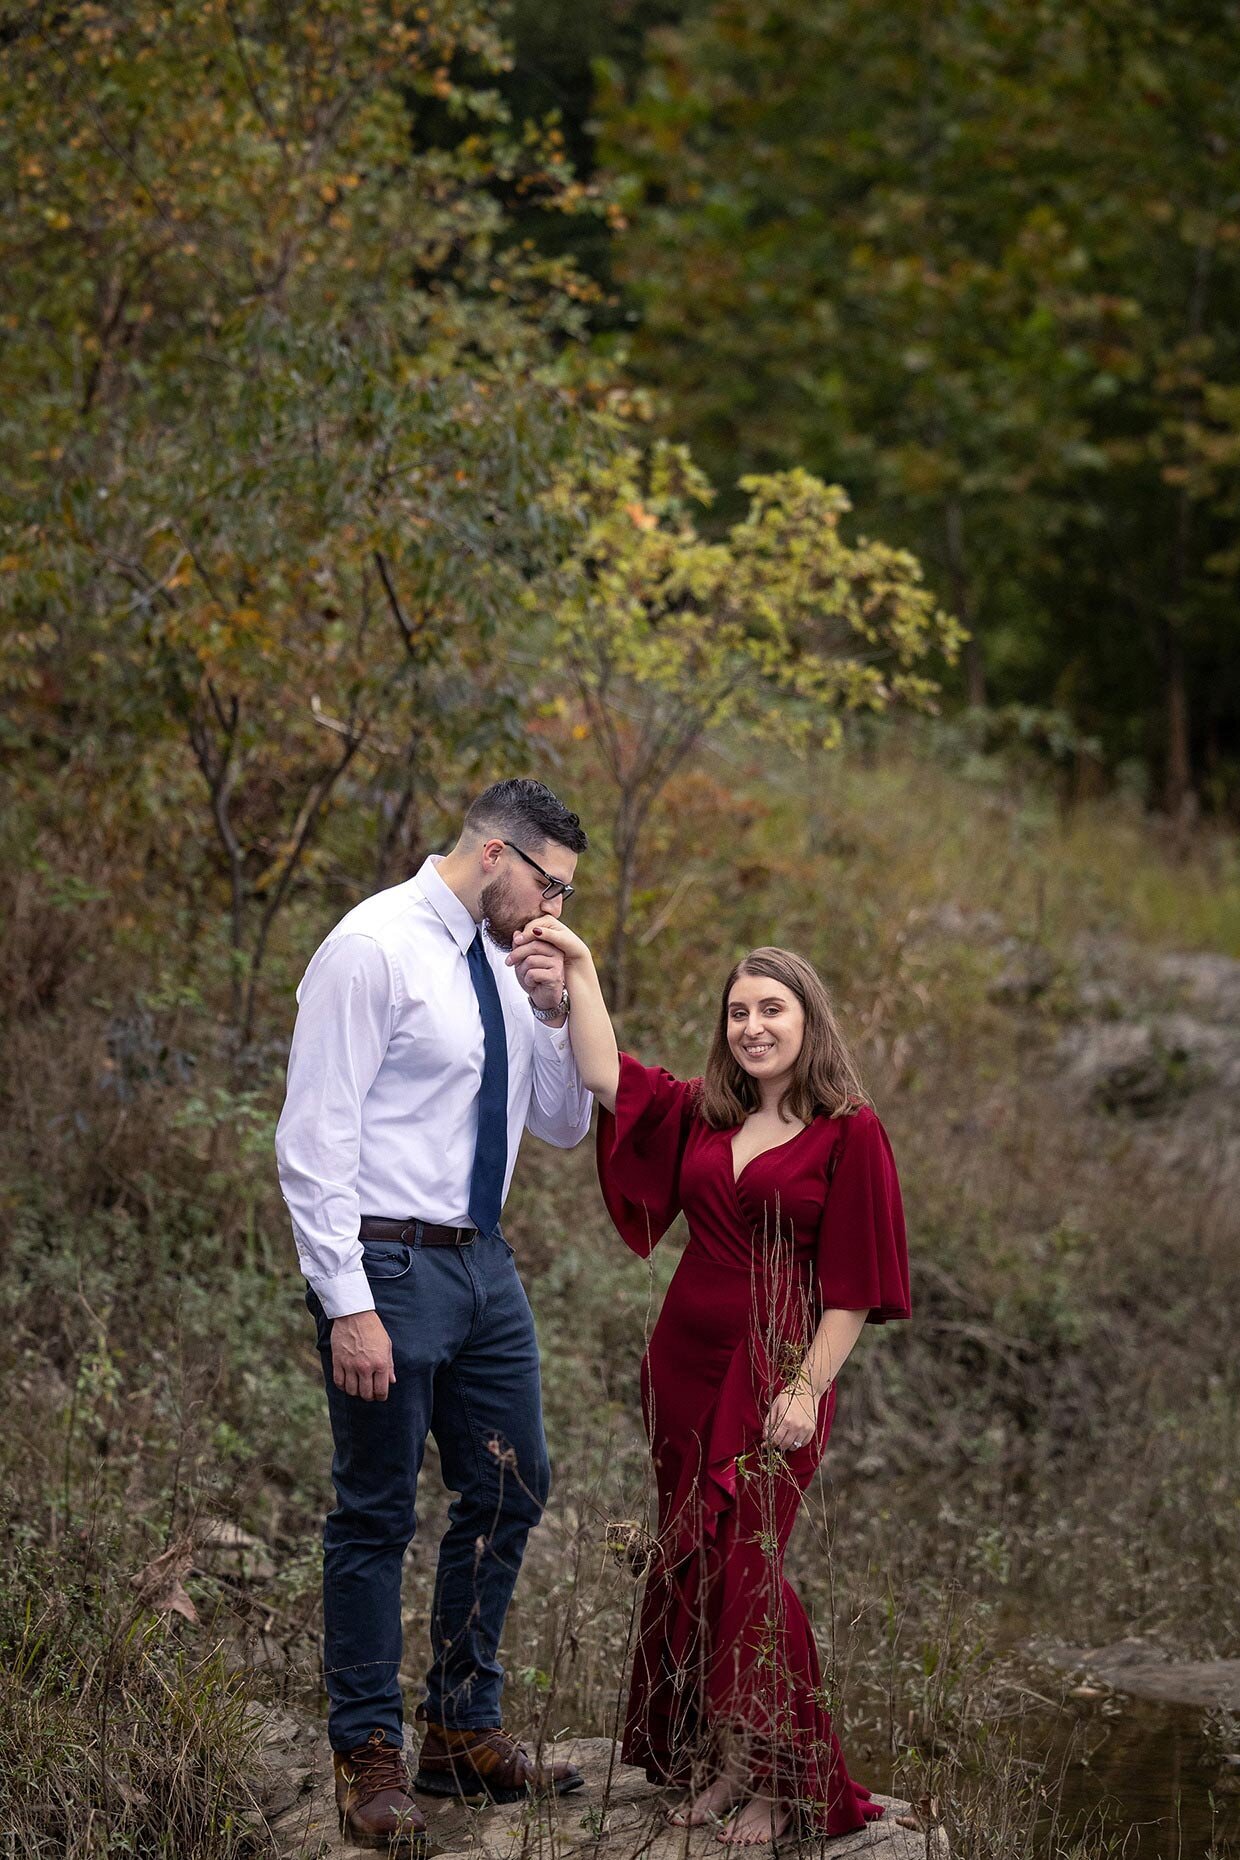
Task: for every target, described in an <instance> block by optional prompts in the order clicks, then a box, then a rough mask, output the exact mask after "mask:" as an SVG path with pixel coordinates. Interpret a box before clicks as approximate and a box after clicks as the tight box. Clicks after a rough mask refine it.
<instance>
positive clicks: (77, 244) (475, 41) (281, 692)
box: [0, 0, 588, 1044]
mask: <svg viewBox="0 0 1240 1860" xmlns="http://www.w3.org/2000/svg"><path fill="white" fill-rule="evenodd" d="M504 58H505V54H504V51H503V47H502V45H501V43H500V41H499V39H498V38H497V36H496V33H495V30H494V22H493V20H492V18H491V14H490V12H489V10H488V9H487V8H486V7H480V6H475V5H473V4H471V3H470V0H461V4H457V3H456V0H442V3H441V4H436V5H433V6H428V7H425V8H422V9H419V11H418V12H417V14H416V15H414V14H410V13H409V12H408V10H407V9H406V8H404V7H401V6H395V5H392V6H371V5H368V4H363V3H362V0H356V3H355V4H330V5H324V6H312V7H309V8H301V9H295V10H294V11H293V12H288V11H286V10H285V9H281V8H272V7H269V6H267V5H266V4H264V3H263V0H252V3H251V4H245V5H233V4H229V5H224V4H211V5H207V6H200V5H196V4H195V5H191V4H188V0H186V3H185V4H178V5H174V6H171V7H155V6H151V7H137V8H134V7H130V6H124V7H120V6H117V7H109V6H100V5H94V4H91V5H87V4H81V5H70V6H67V7H63V8H57V9H50V8H36V9H32V10H31V11H30V12H29V14H28V15H27V16H26V17H25V18H24V19H23V20H22V21H21V22H18V23H17V24H15V25H14V27H13V28H12V30H11V31H10V33H9V34H8V37H7V42H6V44H5V46H4V49H3V56H2V57H0V116H2V117H3V122H4V127H3V130H2V131H0V137H2V138H3V140H2V141H0V157H2V158H3V159H4V161H5V165H6V169H8V170H9V171H10V172H13V173H15V174H16V176H17V177H18V178H17V185H16V186H15V187H14V188H13V189H12V190H10V191H9V193H7V194H6V197H5V202H4V206H3V209H0V263H3V265H4V267H5V271H6V277H7V282H8V287H9V301H10V303H11V304H12V305H13V306H14V309H13V313H12V315H11V317H10V318H9V329H8V332H7V340H6V342H5V345H4V352H3V359H2V360H0V460H2V461H3V469H2V470H0V484H2V485H3V487H4V488H3V490H2V491H0V522H2V523H3V525H4V529H5V533H6V535H7V542H6V545H5V552H4V554H3V557H2V560H0V591H2V593H3V598H4V614H5V624H4V627H3V640H4V642H5V643H4V645H3V647H0V680H2V682H3V685H4V686H5V687H7V689H8V691H9V693H10V697H11V698H12V700H13V701H12V704H11V706H10V721H9V723H8V736H7V741H8V745H9V748H10V750H11V751H12V752H14V753H21V754H23V755H24V756H25V757H26V758H28V759H29V760H28V761H27V764H26V766H27V768H28V770H29V771H30V773H31V775H32V776H34V777H35V778H37V777H38V776H40V775H43V774H49V773H54V775H55V777H56V778H57V779H59V780H60V781H62V782H67V783H68V784H69V785H70V786H71V788H72V789H73V790H74V791H75V792H76V793H78V794H80V795H85V794H88V793H90V792H92V791H93V790H95V789H97V788H98V786H99V784H100V783H101V782H104V783H108V782H115V781H118V780H120V779H123V780H124V781H125V782H126V783H127V784H128V785H129V786H130V787H131V789H135V790H139V791H140V790H141V789H143V788H145V789H148V790H155V791H158V792H159V793H161V794H162V795H165V796H168V797H171V796H172V795H173V794H175V796H176V799H177V801H178V803H179V805H180V806H181V807H183V808H187V809H190V810H192V812H193V814H194V815H195V816H196V817H197V819H198V821H199V823H200V825H199V826H197V827H196V828H195V829H193V830H192V831H191V832H190V833H188V834H183V833H181V832H179V831H177V830H176V829H175V828H174V829H173V834H172V836H171V838H168V837H166V829H165V830H164V832H163V833H160V832H157V833H156V834H154V835H153V836H152V837H153V838H154V840H155V841H156V844H155V847H154V848H153V852H152V856H153V858H155V859H156V860H166V861H167V863H168V865H169V867H170V868H172V869H179V870H180V871H181V872H182V874H183V875H185V876H188V875H189V871H188V869H187V868H192V869H193V871H194V876H196V877H197V878H198V880H199V882H200V883H203V884H206V885H207V886H209V887H210V888H211V889H212V890H213V891H216V889H217V887H218V894H217V895H218V896H219V899H220V902H221V903H224V904H225V906H226V909H227V913H228V923H229V932H228V934H229V940H230V943H231V948H232V952H233V963H232V976H231V995H232V1018H233V1020H234V1023H235V1025H236V1027H237V1030H238V1033H239V1035H240V1037H241V1040H242V1042H243V1044H244V1043H245V1041H246V1040H248V1038H249V1036H250V1034H251V1033H252V1031H253V1029H254V1026H255V1012H256V995H255V987H256V982H257V978H258V973H259V970H260V968H261V966H262V962H263V959H264V956H265V953H266V948H267V944H268V939H269V935H270V932H271V929H272V925H273V923H274V920H275V918H276V916H277V914H278V912H279V911H280V910H281V908H282V907H283V905H284V903H285V901H286V900H287V897H288V895H289V892H290V889H291V887H292V886H293V884H294V882H295V881H296V880H297V879H298V877H299V875H304V874H305V873H306V871H307V869H308V866H309V864H310V861H311V858H312V852H313V848H314V847H315V845H316V844H317V843H318V842H319V840H320V839H321V836H322V832H323V827H324V824H325V822H326V820H327V818H328V817H329V815H330V813H331V811H332V810H333V809H335V808H338V807H339V806H340V805H341V803H342V802H343V801H344V800H345V799H347V798H348V796H349V793H350V786H351V784H356V783H357V781H358V779H359V777H360V778H362V779H363V780H364V783H365V791H366V793H367V796H368V799H369V803H370V806H371V807H372V808H373V809H374V811H375V814H376V816H377V817H378V818H379V819H380V821H381V822H382V823H383V825H382V828H381V830H380V832H379V833H378V834H377V835H376V836H375V842H374V844H373V846H372V858H373V859H374V861H375V865H376V875H377V877H378V879H379V881H380V882H383V881H384V880H385V879H386V878H388V877H389V876H390V875H391V874H392V872H393V868H398V867H399V866H400V865H401V864H402V863H404V862H406V861H407V860H408V859H409V858H410V857H412V856H414V855H416V853H417V851H418V850H419V849H420V847H421V844H422V840H423V834H424V825H423V819H424V814H425V811H426V810H427V808H428V807H431V806H433V805H434V798H435V795H436V793H437V789H438V786H439V784H441V783H442V782H443V780H444V778H445V776H446V775H447V774H448V773H449V771H451V770H453V769H455V768H457V767H461V766H468V765H469V763H470V762H471V761H472V760H475V759H476V758H477V757H478V756H479V755H481V754H483V753H485V752H487V751H488V749H489V748H490V746H491V744H492V743H493V742H494V741H495V740H496V737H497V735H500V736H502V734H503V732H504V731H505V730H507V729H508V728H509V727H510V724H511V718H512V713H513V703H514V694H513V689H512V685H511V681H510V680H509V679H508V677H507V675H506V672H505V669H504V665H503V659H502V655H498V656H497V655H496V653H495V651H494V638H495V634H496V631H497V629H498V628H499V627H500V626H501V624H502V623H503V622H504V620H505V619H506V617H507V616H508V615H509V614H510V613H511V611H512V610H513V607H514V605H515V602H516V599H517V590H518V587H519V585H520V583H521V581H522V578H523V576H524V575H525V573H526V572H527V571H528V570H529V569H530V568H531V567H532V566H534V565H537V564H538V563H539V561H540V559H541V550H542V542H541V537H540V528H541V517H540V515H539V512H538V509H537V505H536V497H537V492H538V490H539V487H540V485H541V483H542V482H543V481H544V480H545V478H546V476H547V473H548V471H549V470H550V467H551V465H552V463H553V462H554V461H555V460H556V459H557V458H562V457H564V456H566V453H567V449H568V448H569V447H570V446H571V447H572V448H573V449H574V451H575V452H578V453H579V452H580V451H581V450H582V448H583V447H585V446H586V445H587V444H588V432H587V422H586V420H585V418H584V416H583V415H582V414H581V413H579V411H578V408H577V404H576V397H575V390H573V389H572V387H571V385H570V382H569V379H568V371H567V370H565V369H563V368H561V367H560V365H559V364H558V363H557V359H556V356H557V350H558V349H559V348H560V347H561V346H562V345H563V344H564V343H565V342H566V341H569V342H571V340H572V339H573V337H574V335H575V333H576V331H577V328H578V323H579V316H580V303H581V300H582V298H583V297H585V296H587V295H588V291H587V288H586V286H585V285H584V284H583V282H582V281H581V280H580V279H578V278H577V277H576V275H575V274H574V273H573V272H572V270H571V268H570V267H568V266H566V265H564V264H560V263H556V262H551V261H546V260H543V259H541V258H540V257H539V256H538V255H537V254H536V253H535V252H534V251H533V250H532V248H531V247H530V246H529V243H528V241H526V242H523V241H520V240H518V239H516V238H514V237H513V235H512V231H511V227H510V225H509V223H508V219H507V217H506V210H505V206H504V200H505V198H506V197H514V198H515V197H520V198H522V199H527V200H529V201H531V202H533V201H537V202H539V203H540V204H541V205H542V207H543V208H544V210H552V209H554V210H556V211H564V212H570V211H576V210H578V208H579V207H580V206H581V205H582V203H583V201H584V198H585V197H584V192H583V190H581V189H580V188H576V189H575V190H574V189H573V187H572V184H571V182H570V178H569V176H568V174H567V170H566V168H565V165H564V162H563V157H562V154H560V153H559V152H558V151H557V148H556V146H555V145H554V143H553V142H551V141H548V140H547V139H546V138H544V137H542V136H541V135H540V134H539V133H538V132H537V131H535V130H528V131H526V130H522V129H520V128H519V127H514V126H512V125H510V124H509V123H508V122H507V120H506V112H505V111H504V109H503V107H502V105H501V104H500V102H499V100H498V99H497V97H496V95H495V92H494V89H493V88H492V86H491V85H490V84H489V82H488V79H490V78H493V76H494V75H495V74H496V73H497V72H498V71H499V70H500V68H501V67H502V65H503V63H504ZM437 125H439V127H438V128H437V127H436V126H437ZM444 125H446V126H447V127H446V129H445V128H444ZM353 791H354V792H356V788H355V787H354V789H353ZM162 827H163V823H162V822H161V828H162ZM204 827H205V828H206V829H207V832H205V833H204V831H203V830H202V829H203V828H204ZM212 842H213V843H212Z"/></svg>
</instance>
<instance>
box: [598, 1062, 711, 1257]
mask: <svg viewBox="0 0 1240 1860" xmlns="http://www.w3.org/2000/svg"><path fill="white" fill-rule="evenodd" d="M699 1083H700V1081H699V1080H697V1079H691V1080H687V1081H686V1080H684V1079H674V1078H673V1077H672V1075H671V1073H670V1072H665V1071H664V1070H663V1068H662V1067H661V1066H642V1065H639V1064H638V1062H637V1061H636V1059H634V1058H632V1057H631V1055H630V1054H628V1053H621V1055H620V1082H619V1085H618V1087H617V1089H616V1108H615V1111H614V1113H613V1112H611V1111H607V1110H604V1108H603V1107H602V1106H601V1105H600V1106H599V1114H598V1145H597V1158H598V1176H599V1183H600V1185H601V1187H602V1190H603V1201H604V1203H605V1204H606V1207H607V1212H608V1214H610V1216H611V1218H612V1221H613V1222H614V1223H615V1226H616V1230H617V1232H618V1233H619V1235H620V1238H621V1239H622V1240H623V1241H624V1243H625V1245H626V1246H628V1247H631V1248H632V1250H633V1252H634V1253H637V1254H639V1255H640V1257H641V1258H642V1259H646V1258H648V1257H649V1255H650V1254H651V1253H652V1252H653V1251H654V1249H655V1247H656V1246H657V1244H658V1242H659V1241H660V1240H661V1239H662V1238H663V1235H664V1234H665V1233H666V1232H667V1230H668V1228H669V1227H670V1226H671V1224H672V1222H673V1221H674V1220H675V1218H676V1216H677V1215H678V1214H679V1212H680V1165H681V1161H682V1159H683V1157H684V1153H685V1144H686V1143H687V1141H688V1138H689V1129H690V1126H691V1124H692V1121H693V1107H694V1103H695V1100H696V1097H697V1091H698V1086H699Z"/></svg>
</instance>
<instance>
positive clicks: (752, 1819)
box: [715, 1795, 792, 1847]
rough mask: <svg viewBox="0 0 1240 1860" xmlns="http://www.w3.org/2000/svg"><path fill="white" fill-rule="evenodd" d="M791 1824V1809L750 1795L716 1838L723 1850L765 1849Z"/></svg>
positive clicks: (770, 1800) (768, 1797)
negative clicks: (721, 1844) (722, 1845)
mask: <svg viewBox="0 0 1240 1860" xmlns="http://www.w3.org/2000/svg"><path fill="white" fill-rule="evenodd" d="M791 1821H792V1810H791V1809H790V1808H779V1807H777V1806H776V1804H775V1802H774V1801H773V1800H772V1798H771V1797H770V1796H769V1795H751V1796H750V1798H749V1800H748V1801H747V1802H746V1804H745V1806H744V1808H742V1809H741V1810H740V1812H739V1814H736V1815H733V1817H732V1819H731V1821H729V1823H728V1825H727V1827H726V1828H720V1830H719V1832H718V1834H716V1836H715V1839H716V1840H717V1841H722V1842H723V1844H724V1846H725V1847H764V1846H767V1845H769V1843H770V1842H771V1841H777V1840H778V1839H779V1838H780V1836H781V1835H782V1834H786V1833H787V1831H788V1827H789V1825H790V1823H791Z"/></svg>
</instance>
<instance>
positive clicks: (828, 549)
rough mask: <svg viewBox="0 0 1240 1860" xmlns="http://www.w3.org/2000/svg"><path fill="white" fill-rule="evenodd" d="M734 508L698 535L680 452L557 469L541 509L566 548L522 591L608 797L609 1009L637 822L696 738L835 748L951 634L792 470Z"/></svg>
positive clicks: (880, 554)
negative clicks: (609, 786) (545, 631)
mask: <svg viewBox="0 0 1240 1860" xmlns="http://www.w3.org/2000/svg"><path fill="white" fill-rule="evenodd" d="M741 490H742V492H743V493H745V494H746V496H747V497H748V499H749V507H748V510H747V511H746V513H745V515H744V516H743V517H741V518H740V519H739V520H738V521H737V522H735V523H733V524H732V525H731V526H730V528H729V529H728V530H727V532H726V535H724V536H723V537H722V538H721V539H718V540H710V539H708V538H706V537H704V536H703V535H701V534H700V532H699V530H698V528H697V527H696V524H695V521H694V516H693V510H694V507H695V506H697V507H698V508H699V509H704V508H706V507H707V506H708V505H709V504H710V502H711V500H712V495H713V494H712V491H711V488H710V486H709V483H708V481H707V479H706V477H705V476H704V474H703V473H702V472H701V470H700V469H698V467H696V466H695V465H694V464H693V462H692V460H691V458H690V457H689V454H688V452H687V451H686V450H685V449H684V448H683V447H677V446H670V445H668V444H666V443H660V444H657V445H656V446H655V447H654V448H653V450H652V451H651V452H650V454H649V455H648V456H643V454H642V453H640V452H639V451H638V450H637V449H636V448H633V447H628V448H625V449H624V450H623V451H622V452H621V453H620V454H619V456H618V457H616V458H614V459H612V460H608V461H606V462H603V463H600V464H598V465H597V466H595V467H594V468H593V469H592V470H591V471H589V472H587V473H586V474H584V475H580V474H564V475H562V476H561V478H560V480H559V481H558V483H557V484H556V486H555V487H554V489H553V490H552V491H551V492H550V493H549V495H548V500H547V501H548V504H549V507H550V508H551V509H552V511H553V512H554V513H555V515H556V517H557V518H558V520H559V521H560V522H561V523H563V524H564V525H565V526H566V532H567V535H568V537H570V538H571V546H570V547H568V548H567V550H566V552H565V555H564V559H563V560H562V561H561V562H560V563H559V564H558V565H557V566H556V567H555V569H553V570H552V571H551V572H550V573H549V574H548V576H547V577H545V578H544V580H543V582H542V583H541V584H538V585H536V586H535V588H534V589H533V590H532V593H531V597H530V599H531V604H532V605H533V606H534V607H535V608H542V607H544V606H545V607H546V608H547V609H548V610H549V612H550V615H551V622H552V625H553V627H554V642H553V644H554V650H555V652H556V653H557V655H558V657H559V659H560V660H561V662H563V663H566V664H567V666H568V668H569V671H570V673H571V676H572V678H573V680H574V683H575V685H576V689H577V692H578V694H579V696H580V700H581V703H582V706H583V708H584V712H585V718H586V721H587V724H588V727H589V729H590V732H591V735H592V738H593V740H594V741H595V742H596V743H597V745H598V749H599V753H600V755H601V756H602V759H603V763H604V766H605V768H606V770H607V773H608V776H609V778H610V780H611V782H612V783H613V785H614V787H615V791H616V805H615V813H614V817H613V825H612V844H613V851H614V855H615V861H616V893H615V906H614V916H613V922H612V931H611V938H610V944H609V950H608V959H607V974H608V985H609V991H610V996H611V1001H612V1005H613V1006H614V1007H615V1008H616V1009H617V1011H623V1009H624V1008H625V1007H627V1005H628V1002H629V976H628V922H629V914H630V910H631V905H632V898H633V887H634V881H635V876H636V872H637V862H638V854H639V848H640V842H641V835H642V830H643V828H644V826H645V824H646V821H647V819H648V817H649V814H650V809H651V807H652V806H653V804H654V802H655V801H656V799H657V798H658V796H659V795H660V794H661V793H662V791H663V789H664V788H665V787H666V785H667V783H668V782H669V780H670V779H671V777H672V776H673V775H674V773H675V772H676V770H677V769H678V768H679V767H680V766H681V765H682V764H683V763H684V762H685V760H686V758H687V757H688V756H689V755H690V754H691V753H692V751H693V750H694V749H695V748H696V747H697V746H698V745H699V744H700V742H701V741H702V738H703V736H704V735H705V734H706V733H707V732H708V731H711V730H723V729H730V730H739V731H742V732H745V733H749V734H753V735H757V736H765V737H768V738H773V739H777V740H780V741H782V742H784V743H787V744H790V745H793V746H795V747H804V746H807V745H809V744H812V743H825V744H835V743H837V742H838V741H839V738H840V734H841V714H842V713H843V712H846V711H849V710H859V709H866V710H870V711H881V710H885V709H887V708H888V707H890V706H892V705H895V704H898V703H909V704H918V705H925V704H927V703H928V702H929V701H930V699H931V696H932V693H933V690H934V686H933V684H932V682H931V681H930V680H929V679H928V678H927V677H926V676H925V675H924V673H923V672H922V671H921V670H919V669H917V668H918V667H919V666H920V664H921V662H922V661H923V660H924V659H925V657H926V655H927V654H928V653H930V652H931V651H936V652H938V653H941V654H942V655H944V656H945V657H946V658H947V659H948V660H951V659H954V657H955V655H956V653H957V651H958V649H959V646H960V642H961V638H962V633H961V629H960V628H959V626H958V625H957V624H956V622H955V621H954V620H952V619H950V618H949V617H948V616H947V615H946V614H944V613H943V612H942V611H941V610H940V609H939V608H938V607H937V605H936V603H935V602H934V600H933V598H932V597H931V595H930V594H929V593H928V591H927V590H926V588H925V587H923V586H922V584H921V571H920V569H919V568H918V565H917V563H916V562H915V561H914V560H913V558H912V557H911V556H909V555H908V554H906V553H905V552H904V551H901V550H896V549H892V548H889V547H887V546H886V545H885V544H882V543H874V542H868V541H865V540H861V541H858V542H856V543H852V544H850V543H848V542H846V541H845V539H844V537H843V535H842V534H841V530H840V522H841V519H842V518H843V517H844V516H845V514H846V513H847V511H848V509H849V502H848V498H847V497H846V495H845V494H844V492H843V491H841V490H840V489H839V488H838V487H837V486H832V485H825V484H823V483H821V482H820V481H819V480H818V479H816V478H814V477H812V476H811V475H810V474H809V473H808V472H801V471H794V472H785V473H780V474H776V475H768V476H752V477H748V478H746V479H744V480H743V481H742V484H741Z"/></svg>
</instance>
